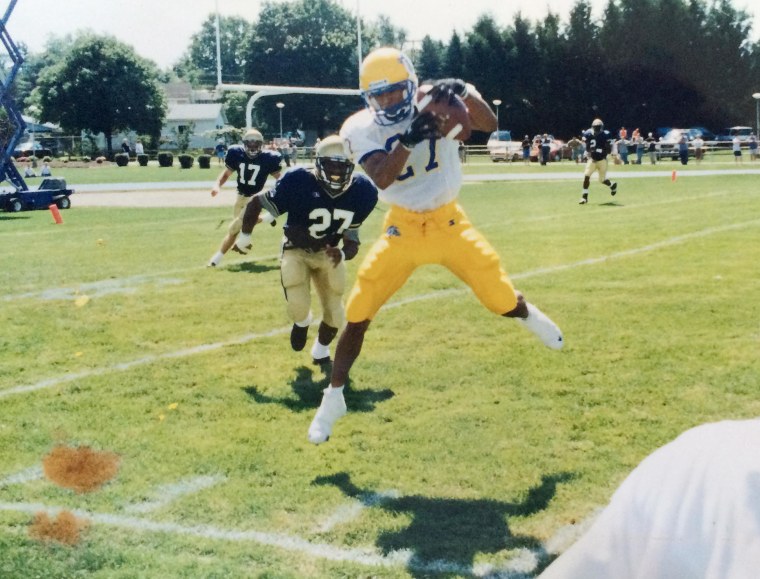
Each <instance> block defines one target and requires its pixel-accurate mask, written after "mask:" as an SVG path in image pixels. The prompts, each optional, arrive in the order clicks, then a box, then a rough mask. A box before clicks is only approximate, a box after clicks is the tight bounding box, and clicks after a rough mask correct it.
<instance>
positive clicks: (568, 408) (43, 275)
mask: <svg viewBox="0 0 760 579" xmlns="http://www.w3.org/2000/svg"><path fill="white" fill-rule="evenodd" d="M726 167H730V165H726ZM658 168H660V167H658ZM489 169H490V168H489ZM212 173H213V175H211V176H210V177H209V178H210V179H213V177H214V176H215V175H216V170H212ZM619 183H620V186H619V193H618V195H617V196H616V197H615V198H611V197H610V196H609V193H608V192H607V189H606V188H604V187H602V186H600V185H599V184H598V183H592V186H591V200H590V203H589V205H587V206H578V205H577V199H578V197H579V193H580V191H579V188H580V187H579V185H580V175H579V177H578V178H577V179H572V180H566V179H565V180H555V181H524V182H523V181H519V182H518V181H512V182H476V183H471V184H467V185H465V186H464V189H463V193H462V197H461V202H462V205H463V206H464V208H465V210H466V212H467V213H468V214H469V216H470V218H471V220H472V221H473V222H474V223H475V225H476V226H477V227H478V228H479V229H480V230H481V231H482V232H483V233H484V234H485V235H486V237H487V238H488V239H489V240H490V241H491V243H492V244H493V245H494V246H495V247H496V248H497V249H498V251H499V252H500V254H501V257H502V260H503V263H504V265H505V267H506V269H507V270H508V271H509V273H510V276H511V278H512V280H513V282H514V283H515V285H516V286H517V287H518V288H519V289H520V290H522V291H523V292H524V293H525V295H526V297H527V299H528V300H529V301H532V302H534V303H536V304H537V305H538V306H539V307H540V308H541V309H543V310H544V311H545V312H546V313H547V314H548V315H549V316H551V317H552V318H553V319H554V320H555V321H556V322H557V323H558V324H559V325H560V326H561V327H562V329H563V331H564V334H565V340H566V344H565V348H564V350H562V351H560V352H555V351H551V350H549V349H547V348H545V347H543V346H542V345H541V343H540V342H539V341H538V340H537V339H536V338H535V337H534V336H533V335H531V334H529V333H528V332H527V331H526V330H524V329H523V328H522V327H520V326H519V325H518V324H517V323H515V322H514V321H512V320H507V319H503V318H500V317H498V316H494V315H493V314H490V313H488V312H487V311H486V310H485V309H484V308H483V307H482V306H480V305H479V303H478V302H477V300H476V299H475V298H474V297H473V295H472V294H471V292H470V291H469V290H468V289H467V288H465V287H463V285H462V284H461V282H459V281H458V280H457V279H456V278H454V277H453V276H452V275H451V274H450V273H449V272H448V271H446V270H443V269H441V268H436V267H428V268H425V269H421V270H419V271H417V272H416V274H415V275H414V276H413V277H412V279H411V280H410V282H409V283H408V284H407V285H406V286H404V287H403V288H402V289H401V290H400V291H399V293H398V294H397V295H395V296H394V297H393V299H392V300H391V302H390V303H389V304H388V305H387V306H386V307H385V309H383V310H382V311H381V312H380V314H379V315H378V317H377V318H376V320H375V321H374V322H373V324H372V327H371V329H370V331H369V333H368V335H367V339H366V341H365V344H364V350H363V353H362V356H361V357H360V358H359V360H358V361H357V363H356V365H355V366H354V369H353V371H352V374H351V383H350V385H349V388H348V391H347V394H346V399H347V403H348V406H349V414H348V415H347V416H346V417H344V418H343V419H341V420H340V421H339V422H338V423H337V424H336V427H335V431H334V433H333V437H332V438H331V440H330V441H329V442H328V443H326V444H324V445H321V446H318V447H317V446H313V445H311V444H309V443H308V442H307V440H306V431H307V428H308V425H309V423H310V421H311V419H312V417H313V414H314V411H315V409H316V407H317V406H318V404H319V401H320V398H321V390H322V389H323V388H324V387H325V386H326V385H327V376H326V374H325V373H324V372H323V371H322V370H321V369H320V368H318V367H316V366H314V365H312V363H311V359H310V357H309V355H308V351H304V352H301V353H295V352H292V351H291V350H290V346H289V341H288V333H289V327H290V323H289V321H288V320H287V317H286V315H285V308H284V299H283V296H282V290H281V287H280V283H279V272H278V262H277V254H278V244H279V237H280V232H281V229H280V228H279V227H278V228H276V229H274V228H270V227H268V226H263V227H259V228H257V230H256V231H255V232H254V249H253V252H252V253H251V254H250V255H249V256H245V257H243V256H238V255H237V254H229V255H228V256H227V258H226V259H225V261H224V262H223V267H221V268H217V269H216V270H210V269H207V268H206V267H205V263H206V260H207V259H208V258H209V256H210V255H211V254H212V253H213V251H214V250H215V248H216V247H217V245H218V243H219V241H220V240H221V238H222V236H223V234H224V231H225V229H226V224H227V221H228V219H229V213H230V211H231V209H230V207H223V208H221V207H220V208H213V209H209V208H191V207H184V208H167V209H155V208H153V209H140V208H133V209H123V208H119V209H116V208H89V207H78V206H77V197H76V195H75V196H73V197H72V202H73V206H74V207H73V208H72V209H70V210H68V211H64V212H63V218H64V223H63V224H61V225H55V224H53V220H52V218H51V215H50V213H49V212H47V211H33V212H23V213H18V214H8V213H3V214H0V243H1V244H2V247H3V251H2V252H0V302H1V308H2V309H1V311H2V324H0V577H4V578H27V577H45V578H52V577H61V578H63V577H66V578H68V577H102V578H111V577H124V578H127V577H130V578H131V577H141V578H142V577H147V578H154V577H155V578H166V577H204V578H221V577H234V578H237V577H262V578H263V577H268V578H274V577H277V578H281V577H282V578H290V577H292V578H296V577H325V578H334V577H347V578H348V577H379V578H403V577H447V578H448V577H468V576H478V577H513V578H517V577H521V578H527V577H534V576H536V575H537V574H538V573H539V572H540V571H541V569H543V568H544V567H545V566H546V565H547V564H548V562H550V561H551V559H552V558H553V557H554V556H555V555H556V552H557V551H558V550H561V549H563V548H566V547H567V546H568V544H569V542H571V541H572V539H573V538H574V537H575V536H577V534H578V533H579V532H580V531H581V530H582V529H583V528H584V526H585V525H587V524H588V523H589V521H590V520H592V518H593V516H594V513H596V512H598V509H599V508H600V507H602V506H604V505H605V504H606V502H607V501H608V500H609V498H610V496H611V494H612V493H613V491H614V490H615V488H616V487H617V485H618V484H619V483H620V482H621V481H622V480H623V479H624V478H625V476H626V475H627V474H628V473H629V472H630V471H631V470H632V469H633V468H634V467H635V466H636V465H637V464H638V462H639V461H641V460H642V459H643V458H644V457H645V456H646V455H648V454H649V453H651V452H652V451H653V450H655V449H656V448H657V447H659V446H661V445H663V444H665V443H666V442H668V441H670V440H672V439H673V438H674V437H675V436H676V435H678V434H679V433H680V432H682V431H683V430H685V429H688V428H690V427H692V426H695V425H698V424H701V423H704V422H709V421H717V420H722V419H729V418H730V419H737V418H748V417H755V416H758V415H760V398H759V397H758V396H757V392H758V388H759V387H760V378H759V377H760V357H759V356H758V352H759V351H760V321H759V320H760V277H758V275H757V271H758V263H760V197H758V174H757V173H755V174H751V175H729V174H723V175H720V174H718V175H715V176H708V175H699V176H696V175H692V176H681V177H679V178H677V179H676V180H672V179H671V177H670V175H668V176H667V177H663V176H660V177H643V176H638V175H637V174H636V172H634V171H632V172H631V173H630V174H628V175H625V176H624V177H622V178H621V179H620V180H619ZM382 213H383V212H382V211H380V210H378V211H375V212H374V214H373V216H372V217H371V219H370V220H369V221H368V222H367V223H366V224H365V226H364V228H363V231H362V238H363V241H364V245H363V246H362V251H361V253H360V255H359V257H358V258H357V259H356V260H354V261H353V262H350V263H349V265H350V267H349V273H350V279H353V277H354V274H355V271H356V268H357V266H358V264H359V262H360V261H361V257H362V256H363V254H364V253H365V251H366V249H367V248H368V247H369V245H370V244H371V242H372V241H373V240H374V239H375V238H376V237H377V236H378V235H379V233H380V231H379V229H380V225H381V220H382ZM315 309H317V310H318V305H317V304H316V302H315ZM317 317H318V316H317ZM315 333H316V332H315V328H312V331H311V336H310V342H309V343H311V338H312V337H313V336H314V335H315ZM307 350H308V348H307ZM58 447H68V448H83V447H88V448H90V449H92V450H94V451H97V452H102V453H109V454H111V455H114V456H116V457H118V471H117V472H116V475H115V476H114V477H113V478H112V479H110V480H109V481H107V482H106V483H105V484H104V485H102V486H100V487H98V488H96V489H95V490H93V491H91V492H76V491H72V490H69V489H67V488H63V487H61V486H60V485H58V484H55V483H54V482H53V481H51V480H50V478H49V477H48V476H47V475H46V471H45V469H44V468H43V465H44V462H45V459H46V457H48V456H49V455H50V453H51V452H52V451H53V450H54V449H55V448H58ZM63 512H66V513H71V514H73V515H74V517H75V519H76V521H78V524H81V525H82V527H81V532H80V533H79V535H78V540H77V541H74V542H73V543H72V544H63V543H60V542H57V541H55V540H45V539H44V537H42V538H40V537H39V536H37V535H35V534H34V533H33V532H32V529H33V523H34V521H35V519H36V518H37V517H39V516H40V515H41V514H47V515H48V516H50V517H51V518H54V517H56V516H57V515H60V514H61V513H63Z"/></svg>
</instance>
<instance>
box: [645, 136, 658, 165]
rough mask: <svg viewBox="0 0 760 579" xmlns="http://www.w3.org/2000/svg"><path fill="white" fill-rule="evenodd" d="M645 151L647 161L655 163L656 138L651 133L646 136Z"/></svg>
mask: <svg viewBox="0 0 760 579" xmlns="http://www.w3.org/2000/svg"><path fill="white" fill-rule="evenodd" d="M647 151H648V152H649V162H650V163H652V165H656V164H657V139H655V138H654V135H652V133H649V135H648V136H647Z"/></svg>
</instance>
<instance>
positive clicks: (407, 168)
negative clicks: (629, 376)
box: [308, 48, 562, 444]
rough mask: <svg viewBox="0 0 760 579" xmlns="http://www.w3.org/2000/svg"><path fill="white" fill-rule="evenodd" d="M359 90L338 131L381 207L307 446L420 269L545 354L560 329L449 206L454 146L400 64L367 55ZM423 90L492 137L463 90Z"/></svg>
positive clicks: (446, 84)
mask: <svg viewBox="0 0 760 579" xmlns="http://www.w3.org/2000/svg"><path fill="white" fill-rule="evenodd" d="M360 86H361V89H362V93H363V97H364V100H365V104H366V108H365V109H364V110H362V111H360V112H358V113H356V114H354V115H352V116H351V117H349V118H348V119H347V120H346V122H345V123H344V124H343V127H342V128H341V131H340V133H341V136H343V137H344V138H345V139H346V142H347V143H348V146H349V149H350V152H351V155H352V156H353V159H354V160H355V161H357V162H358V163H360V164H361V165H362V167H363V168H364V170H365V172H366V173H367V174H368V175H369V176H370V178H372V180H373V181H374V182H375V184H376V185H377V186H378V187H379V188H380V190H381V192H380V199H381V201H384V202H385V203H388V204H390V210H389V211H388V213H387V215H386V217H385V222H384V225H383V230H384V234H383V236H382V237H381V238H380V239H378V240H377V241H376V242H375V244H374V245H373V247H372V248H371V249H370V251H369V253H368V254H367V256H366V257H365V258H364V262H363V263H362V265H361V267H360V270H359V273H358V279H357V281H356V283H355V284H354V287H353V290H352V291H351V294H350V297H349V299H348V304H347V306H346V317H347V321H348V323H347V325H346V328H345V329H344V330H343V332H342V334H341V337H340V339H339V340H338V345H337V347H336V351H335V361H334V363H333V369H332V375H331V379H330V386H328V387H327V388H326V389H325V390H324V395H323V397H322V403H321V405H320V407H319V410H318V411H317V413H316V416H315V417H314V419H313V421H312V423H311V426H310V427H309V433H308V438H309V440H310V441H311V442H313V443H314V444H320V443H322V442H325V441H326V440H327V439H328V438H329V437H330V434H331V433H332V428H333V424H334V423H335V421H336V420H338V418H340V417H341V416H343V415H344V414H345V413H346V403H345V401H344V398H343V387H344V385H345V384H346V381H347V379H348V373H349V370H350V369H351V366H352V365H353V363H354V361H355V360H356V358H357V357H358V356H359V353H360V351H361V348H362V343H363V341H364V336H365V333H366V331H367V329H368V328H369V324H370V321H371V320H372V318H373V317H374V316H375V314H376V313H377V311H378V310H379V309H380V308H381V307H382V306H383V304H385V303H386V302H387V301H388V299H389V298H390V297H391V296H392V295H393V294H394V293H395V292H396V290H398V289H399V288H400V287H401V286H403V285H404V283H405V282H406V280H407V279H408V278H409V276H410V275H411V274H412V272H413V271H414V270H415V269H416V268H417V267H419V266H421V265H424V264H439V265H443V266H444V267H447V268H448V269H449V270H450V271H451V272H453V273H454V274H455V275H456V276H457V277H459V278H460V279H461V280H462V281H464V282H465V283H466V284H467V285H469V286H470V288H472V290H473V291H474V292H475V295H476V296H477V297H478V299H479V300H480V301H481V303H482V304H483V305H484V306H486V307H487V308H488V309H489V310H491V311H492V312H494V313H496V314H498V315H503V316H507V317H510V318H516V319H518V320H520V321H521V322H522V323H523V324H524V325H525V326H526V327H527V328H528V329H530V330H531V331H533V332H534V333H535V334H536V335H538V337H539V338H541V340H542V341H543V342H544V344H546V345H547V346H549V347H550V348H555V349H559V348H561V347H562V333H561V332H560V330H559V328H558V327H557V326H556V325H555V324H554V322H552V321H551V320H550V319H549V318H548V317H547V316H545V315H544V314H543V313H542V312H541V311H540V310H539V309H538V308H536V307H535V306H533V305H532V304H529V303H528V302H526V301H525V299H524V298H523V297H522V295H521V294H520V293H519V292H517V291H515V289H514V287H513V286H512V282H511V281H510V280H509V277H508V276H507V274H506V272H505V271H504V270H503V269H502V267H501V264H500V262H499V257H498V255H497V254H496V251H495V250H494V249H493V247H491V245H490V244H489V243H488V242H487V241H486V239H485V238H484V237H483V236H482V235H481V234H480V233H479V232H478V231H477V230H476V229H475V228H474V227H473V226H472V224H471V223H470V222H469V220H468V219H467V216H466V215H465V213H464V211H463V210H462V208H461V207H460V206H459V204H458V203H457V201H456V199H457V196H458V195H459V189H460V186H461V183H462V168H461V164H460V162H459V155H458V143H457V141H456V140H454V139H448V138H441V134H440V129H439V125H438V122H437V121H436V118H435V117H434V116H433V115H432V113H430V112H419V111H418V110H417V109H416V107H415V103H416V99H417V96H418V94H417V90H418V81H417V75H416V74H415V72H414V67H413V66H412V63H411V61H410V60H409V58H408V57H407V56H406V55H405V54H403V53H402V52H400V51H398V50H396V49H394V48H379V49H377V50H375V51H373V52H371V53H370V54H369V55H368V56H367V57H366V58H365V59H364V62H363V63H362V66H361V71H360ZM427 88H428V89H429V90H430V95H431V96H433V97H434V99H435V100H436V101H441V100H443V99H447V100H448V101H449V102H450V101H451V99H452V98H454V97H453V95H458V97H461V98H462V99H463V100H464V102H465V104H466V105H467V107H468V109H469V116H470V120H471V127H472V128H473V129H475V130H479V131H486V132H489V133H490V132H491V131H494V130H496V116H495V115H494V114H493V112H492V111H491V108H490V107H489V105H488V103H486V101H485V100H483V98H482V97H481V96H480V95H479V94H478V92H477V90H475V87H473V86H472V85H470V84H466V83H465V82H464V81H462V80H460V79H446V80H439V81H434V82H433V83H432V87H427Z"/></svg>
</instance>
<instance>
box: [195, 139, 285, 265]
mask: <svg viewBox="0 0 760 579" xmlns="http://www.w3.org/2000/svg"><path fill="white" fill-rule="evenodd" d="M263 145H264V137H263V136H262V134H261V133H260V132H259V131H257V130H256V129H248V130H247V131H246V132H245V135H243V144H242V145H232V146H231V147H230V148H229V149H228V150H227V154H226V155H225V157H224V165H225V168H224V171H222V172H221V173H220V175H219V178H218V179H217V180H216V184H215V185H214V187H213V189H211V196H212V197H216V196H217V195H219V190H220V189H221V188H222V185H224V184H225V183H226V182H227V179H229V178H230V175H232V174H233V173H237V193H238V194H237V200H236V201H235V208H234V209H233V212H232V223H230V226H229V227H228V229H227V235H225V236H224V239H223V240H222V245H221V246H220V247H219V251H217V252H216V253H215V254H214V255H213V256H212V257H211V260H210V261H209V262H208V267H216V266H217V265H219V264H220V263H221V261H222V258H223V257H224V254H225V253H227V252H228V251H229V250H230V248H231V247H232V244H233V243H235V238H236V237H237V234H238V233H239V232H240V227H241V225H242V223H243V220H242V213H243V210H244V209H245V206H246V205H248V202H249V201H250V200H251V197H253V195H255V194H256V193H258V192H259V191H261V190H262V189H263V188H264V184H265V183H266V182H267V179H268V178H269V176H270V175H271V176H272V177H274V178H275V179H278V178H279V177H280V172H281V170H282V157H281V156H280V154H279V153H277V152H275V151H264V150H262V146H263ZM263 217H264V220H265V221H268V222H272V219H271V218H270V217H269V216H263Z"/></svg>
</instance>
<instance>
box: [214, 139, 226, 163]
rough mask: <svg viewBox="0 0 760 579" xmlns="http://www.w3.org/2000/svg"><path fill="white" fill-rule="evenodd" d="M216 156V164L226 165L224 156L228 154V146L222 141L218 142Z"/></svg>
mask: <svg viewBox="0 0 760 579" xmlns="http://www.w3.org/2000/svg"><path fill="white" fill-rule="evenodd" d="M214 154H215V155H216V164H217V165H222V164H223V163H224V156H225V155H226V154H227V145H225V144H224V141H223V140H222V139H219V140H218V141H217V142H216V146H215V147H214Z"/></svg>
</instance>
